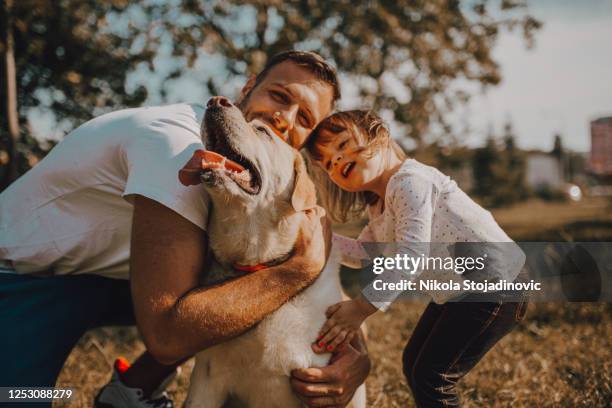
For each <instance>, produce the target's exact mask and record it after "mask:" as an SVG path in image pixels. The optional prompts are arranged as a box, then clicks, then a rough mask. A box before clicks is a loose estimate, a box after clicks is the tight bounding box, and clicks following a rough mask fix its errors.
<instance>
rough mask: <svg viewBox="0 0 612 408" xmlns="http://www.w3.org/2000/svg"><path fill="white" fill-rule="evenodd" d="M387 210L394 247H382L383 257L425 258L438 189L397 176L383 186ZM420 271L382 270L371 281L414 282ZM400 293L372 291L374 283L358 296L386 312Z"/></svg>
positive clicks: (424, 180)
mask: <svg viewBox="0 0 612 408" xmlns="http://www.w3.org/2000/svg"><path fill="white" fill-rule="evenodd" d="M387 195H388V198H389V200H388V203H387V204H388V206H389V208H388V210H389V211H392V212H393V214H394V216H395V225H394V238H395V243H394V245H388V247H387V248H385V251H384V256H387V257H393V258H394V257H395V256H396V255H398V254H399V255H402V256H403V255H407V256H408V257H411V258H412V257H416V258H419V257H421V256H425V257H427V256H428V255H429V245H430V243H431V226H432V219H433V214H434V208H435V204H436V201H437V196H438V190H437V189H436V187H435V185H434V184H433V183H432V182H431V181H430V180H428V179H427V178H425V177H422V176H420V175H414V174H411V175H408V174H406V175H398V176H397V177H395V179H394V180H392V182H391V183H389V185H388V187H387ZM421 271H422V270H416V271H406V270H402V269H392V270H386V271H384V272H383V273H382V274H380V275H378V276H376V278H375V280H381V281H382V282H385V283H395V282H401V281H402V280H406V279H408V280H414V279H416V278H417V277H418V276H419V274H420V273H421ZM400 294H401V292H400V291H395V290H394V291H380V290H376V289H374V282H372V283H371V284H370V285H368V286H367V287H366V288H364V290H363V291H362V295H363V296H364V297H365V298H366V299H367V300H368V301H369V302H370V303H372V304H373V305H374V306H376V307H377V308H378V309H379V310H383V311H384V310H386V309H387V308H388V307H389V306H390V305H391V303H392V302H393V301H394V300H395V299H396V298H397V297H398V296H399V295H400Z"/></svg>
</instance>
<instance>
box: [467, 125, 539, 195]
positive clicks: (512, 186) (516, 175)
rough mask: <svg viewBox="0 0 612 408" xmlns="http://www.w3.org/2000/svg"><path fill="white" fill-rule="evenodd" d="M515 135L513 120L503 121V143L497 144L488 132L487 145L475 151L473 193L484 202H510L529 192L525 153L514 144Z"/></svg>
mask: <svg viewBox="0 0 612 408" xmlns="http://www.w3.org/2000/svg"><path fill="white" fill-rule="evenodd" d="M515 139H516V137H515V135H514V131H513V128H512V124H511V123H506V125H505V126H504V134H503V145H502V146H498V143H496V141H495V137H494V135H492V134H491V135H489V137H488V138H487V143H486V145H485V146H484V147H481V148H479V149H476V151H475V152H474V156H473V159H472V170H473V176H474V193H475V194H476V195H478V196H479V197H480V198H481V199H482V201H483V203H484V204H486V205H487V206H493V207H500V206H504V205H510V204H513V203H515V202H517V201H520V200H523V199H525V198H526V197H527V196H528V195H529V193H530V192H529V191H528V188H527V184H526V180H525V178H526V170H527V169H526V161H525V153H524V152H522V151H521V150H519V149H518V148H517V147H516V144H515Z"/></svg>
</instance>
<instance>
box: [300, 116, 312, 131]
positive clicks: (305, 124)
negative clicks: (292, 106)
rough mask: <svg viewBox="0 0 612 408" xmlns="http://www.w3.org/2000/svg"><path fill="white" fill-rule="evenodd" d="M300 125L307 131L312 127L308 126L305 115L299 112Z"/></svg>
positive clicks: (308, 122)
mask: <svg viewBox="0 0 612 408" xmlns="http://www.w3.org/2000/svg"><path fill="white" fill-rule="evenodd" d="M300 124H301V125H302V126H303V127H305V128H307V129H310V128H311V127H312V126H310V121H309V120H308V118H307V117H306V114H304V113H302V112H300Z"/></svg>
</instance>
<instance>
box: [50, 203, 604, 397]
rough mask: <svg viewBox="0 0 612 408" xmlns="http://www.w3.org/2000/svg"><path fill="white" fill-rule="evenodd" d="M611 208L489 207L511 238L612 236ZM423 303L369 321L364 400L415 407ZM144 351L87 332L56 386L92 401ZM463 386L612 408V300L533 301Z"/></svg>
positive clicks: (131, 333)
mask: <svg viewBox="0 0 612 408" xmlns="http://www.w3.org/2000/svg"><path fill="white" fill-rule="evenodd" d="M611 209H612V208H611V207H610V203H609V201H607V200H605V199H587V200H585V201H583V202H581V203H545V202H529V203H522V204H520V205H518V206H516V207H513V208H509V209H501V210H498V211H494V212H493V213H494V215H495V217H496V219H497V220H498V222H499V223H500V224H501V225H502V227H504V229H505V230H506V231H507V232H508V233H509V235H511V236H512V237H513V238H514V239H515V240H529V241H531V240H542V241H543V240H558V241H566V240H574V241H591V240H597V241H612V211H611ZM424 307H425V304H419V303H407V302H397V303H396V304H394V305H393V306H392V307H391V309H390V310H389V311H388V312H387V313H385V314H381V313H379V314H376V315H375V316H373V317H372V318H371V319H369V320H368V328H369V330H368V331H369V337H370V341H369V342H368V347H369V351H370V356H371V359H372V363H373V365H372V371H371V374H370V376H369V378H368V380H367V387H368V406H370V407H381V408H391V407H412V406H414V403H413V401H412V397H411V396H410V393H409V391H408V388H407V386H406V385H405V380H404V378H403V375H402V371H401V370H402V368H401V353H402V349H403V347H404V345H405V343H406V341H407V340H408V338H409V336H410V334H411V331H412V329H413V328H414V326H415V325H416V322H417V321H418V318H419V315H420V313H421V311H422V310H423V308H424ZM142 351H143V345H142V342H141V341H140V340H139V339H138V335H137V333H136V331H135V329H126V328H104V329H98V330H95V331H91V332H89V333H87V334H86V335H85V336H84V337H83V338H82V339H81V341H80V342H79V345H78V346H77V347H76V348H75V350H74V351H73V352H72V354H71V355H70V357H69V359H68V361H67V363H66V365H65V367H64V370H63V371H62V374H61V376H60V379H59V383H58V386H72V387H75V388H77V399H76V400H75V401H73V402H71V403H70V404H69V406H78V407H88V406H91V401H92V399H93V397H94V395H95V393H96V392H97V390H98V389H99V388H100V387H101V386H102V385H103V384H105V383H106V381H108V379H109V377H110V372H111V364H112V361H113V360H114V358H115V357H116V356H118V355H123V356H125V357H127V358H128V359H134V358H135V357H137V356H138V354H139V353H141V352H142ZM192 364H193V362H192V361H189V362H187V363H186V364H184V365H183V370H182V374H181V375H180V376H179V378H178V379H177V381H176V382H175V383H174V384H173V385H172V386H171V387H170V389H169V392H170V394H171V395H172V396H173V397H174V399H175V402H176V403H177V406H180V404H181V403H182V401H183V400H184V398H185V393H186V390H187V385H188V380H189V373H190V371H191V368H192ZM459 390H460V394H461V397H462V401H463V403H464V405H465V406H466V407H510V406H512V407H585V408H586V407H589V408H590V407H610V406H612V304H609V303H608V304H604V303H574V304H568V303H565V304H562V303H540V304H532V305H530V308H529V310H528V312H527V317H526V319H525V321H524V322H523V323H522V324H521V325H520V326H519V327H518V328H517V329H516V330H514V331H513V332H512V333H510V334H509V335H508V336H506V337H505V338H504V339H502V341H500V343H498V344H497V345H496V346H495V347H494V349H493V350H492V351H491V352H489V353H488V354H487V355H486V356H485V358H484V359H483V360H482V361H481V362H480V363H479V364H478V365H477V366H476V368H475V369H474V370H473V371H472V372H471V373H470V374H469V375H468V376H467V377H466V378H465V379H464V381H463V382H462V383H461V385H460V387H459ZM64 405H68V404H64ZM64 405H62V404H57V405H56V406H64Z"/></svg>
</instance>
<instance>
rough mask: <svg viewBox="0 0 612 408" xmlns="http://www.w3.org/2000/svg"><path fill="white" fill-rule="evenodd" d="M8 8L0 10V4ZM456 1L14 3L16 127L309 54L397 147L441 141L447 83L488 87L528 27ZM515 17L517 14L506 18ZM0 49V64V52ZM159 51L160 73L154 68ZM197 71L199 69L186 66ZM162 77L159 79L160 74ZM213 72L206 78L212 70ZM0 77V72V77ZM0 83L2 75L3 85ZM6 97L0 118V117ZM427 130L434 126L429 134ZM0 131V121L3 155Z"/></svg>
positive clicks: (452, 97) (455, 98)
mask: <svg viewBox="0 0 612 408" xmlns="http://www.w3.org/2000/svg"><path fill="white" fill-rule="evenodd" d="M6 4H8V3H6ZM471 4H472V5H471V6H467V5H462V4H461V3H460V2H459V1H457V0H397V1H389V0H380V1H364V2H354V1H349V0H337V1H327V0H287V1H283V2H281V1H278V0H253V1H244V0H224V1H221V0H208V1H204V0H201V1H198V0H168V1H154V0H142V1H139V2H128V1H127V0H100V1H96V2H84V1H81V0H58V1H49V0H47V1H45V0H20V1H18V2H14V4H13V5H12V7H8V8H6V7H5V8H3V10H4V11H3V13H4V14H5V17H6V16H10V18H11V21H12V22H11V24H8V25H6V26H5V27H6V31H7V32H12V33H13V34H14V38H15V47H14V55H15V66H16V76H15V82H16V84H17V102H18V116H19V123H21V124H23V123H25V122H26V117H27V113H28V111H29V110H30V109H31V108H32V107H37V106H44V107H46V108H48V109H49V110H50V111H52V112H53V114H54V115H55V117H56V118H57V120H58V121H60V122H62V123H65V124H66V128H70V127H71V126H73V125H75V124H77V123H80V122H82V121H84V120H86V119H88V118H90V117H91V116H92V115H97V114H100V113H102V112H104V111H107V110H111V109H117V108H120V107H124V106H136V105H139V104H141V103H143V101H145V99H146V96H147V93H146V90H145V89H144V88H142V87H141V88H138V89H137V90H131V89H127V88H126V77H127V75H128V74H129V73H130V72H133V71H134V70H141V72H145V76H146V74H149V77H153V76H156V77H160V83H161V84H162V85H161V89H160V99H161V100H162V101H163V100H164V98H165V97H166V92H167V91H168V87H169V86H172V84H173V83H174V82H173V81H174V80H175V79H177V78H181V77H182V76H183V75H185V74H186V73H187V72H189V71H192V70H193V69H194V67H196V68H197V67H200V66H201V67H203V68H201V69H203V70H210V69H212V68H211V65H212V64H213V62H214V63H215V64H216V65H220V66H221V67H222V70H221V71H219V70H216V71H215V76H214V77H209V78H207V79H206V80H202V81H201V84H200V87H201V88H202V89H203V90H204V91H205V92H204V93H205V94H207V95H210V94H217V93H220V92H222V91H227V84H228V83H231V80H232V79H234V78H237V77H246V76H248V75H251V74H253V73H256V72H258V71H259V70H260V69H261V67H262V66H263V65H264V64H265V62H266V59H267V57H268V56H270V55H273V54H275V53H277V52H279V51H282V50H286V49H290V48H300V49H310V50H315V51H317V52H319V53H321V54H322V55H323V56H324V57H326V58H328V59H329V60H331V61H333V62H334V63H335V64H336V66H337V67H338V69H339V71H340V72H342V73H343V74H344V75H345V77H344V79H346V78H352V79H353V80H354V82H355V84H357V86H358V88H359V92H360V94H361V96H362V98H361V100H362V101H363V103H364V105H366V106H374V107H375V108H377V109H386V110H388V111H389V112H391V113H392V114H393V117H394V118H395V120H396V121H398V122H399V123H401V124H403V125H404V128H405V136H406V137H410V138H412V139H414V140H415V141H417V143H421V142H422V141H423V136H424V135H425V134H426V133H427V134H431V135H432V136H433V137H435V136H440V135H441V134H446V133H448V132H451V131H452V129H451V128H450V126H449V124H448V123H447V122H446V121H445V113H446V112H447V111H448V110H450V109H451V108H452V107H453V106H455V104H457V103H462V102H465V101H466V100H467V98H468V94H467V93H466V92H465V91H464V90H463V89H461V88H460V87H458V85H457V83H458V81H456V80H462V81H463V80H467V81H472V82H478V83H480V84H482V85H483V86H490V85H495V84H497V83H499V81H500V72H499V67H498V65H497V63H496V62H495V60H494V59H493V57H492V54H491V50H492V48H493V46H494V44H495V41H496V39H497V36H498V34H499V32H500V30H502V29H505V28H508V29H513V28H519V29H520V30H521V34H522V35H523V36H524V38H525V39H526V42H527V45H530V44H531V42H532V40H533V33H534V32H535V30H537V29H538V28H539V26H540V23H539V22H538V21H537V20H535V19H534V18H532V17H530V16H529V15H528V14H527V12H526V11H525V9H524V4H523V3H522V2H520V1H513V0H499V1H490V2H489V1H485V0H482V1H475V2H473V3H471ZM517 11H518V12H517ZM5 43H6V40H5V39H4V38H3V40H2V44H0V46H1V47H2V48H1V49H2V52H3V53H5V51H6V50H7V47H6V46H5ZM166 49H169V50H170V54H171V57H167V58H165V64H166V67H165V68H164V69H162V68H160V66H161V65H163V64H161V63H159V61H158V60H157V59H156V56H157V55H160V52H161V51H162V50H166ZM198 62H201V65H198ZM168 67H169V68H168ZM217 68H218V67H217ZM2 69H4V68H2ZM4 77H5V76H4V75H3V78H4ZM7 100H8V99H7V97H6V93H5V94H4V96H3V98H2V99H0V108H2V111H3V112H4V111H6V103H7ZM434 125H435V126H434ZM7 128H8V124H7V121H6V119H5V118H4V116H3V117H1V118H0V131H1V132H2V133H1V134H0V137H1V138H2V140H4V141H5V142H4V145H6V144H7V143H6V141H7V140H8V139H7V134H8V133H7Z"/></svg>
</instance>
